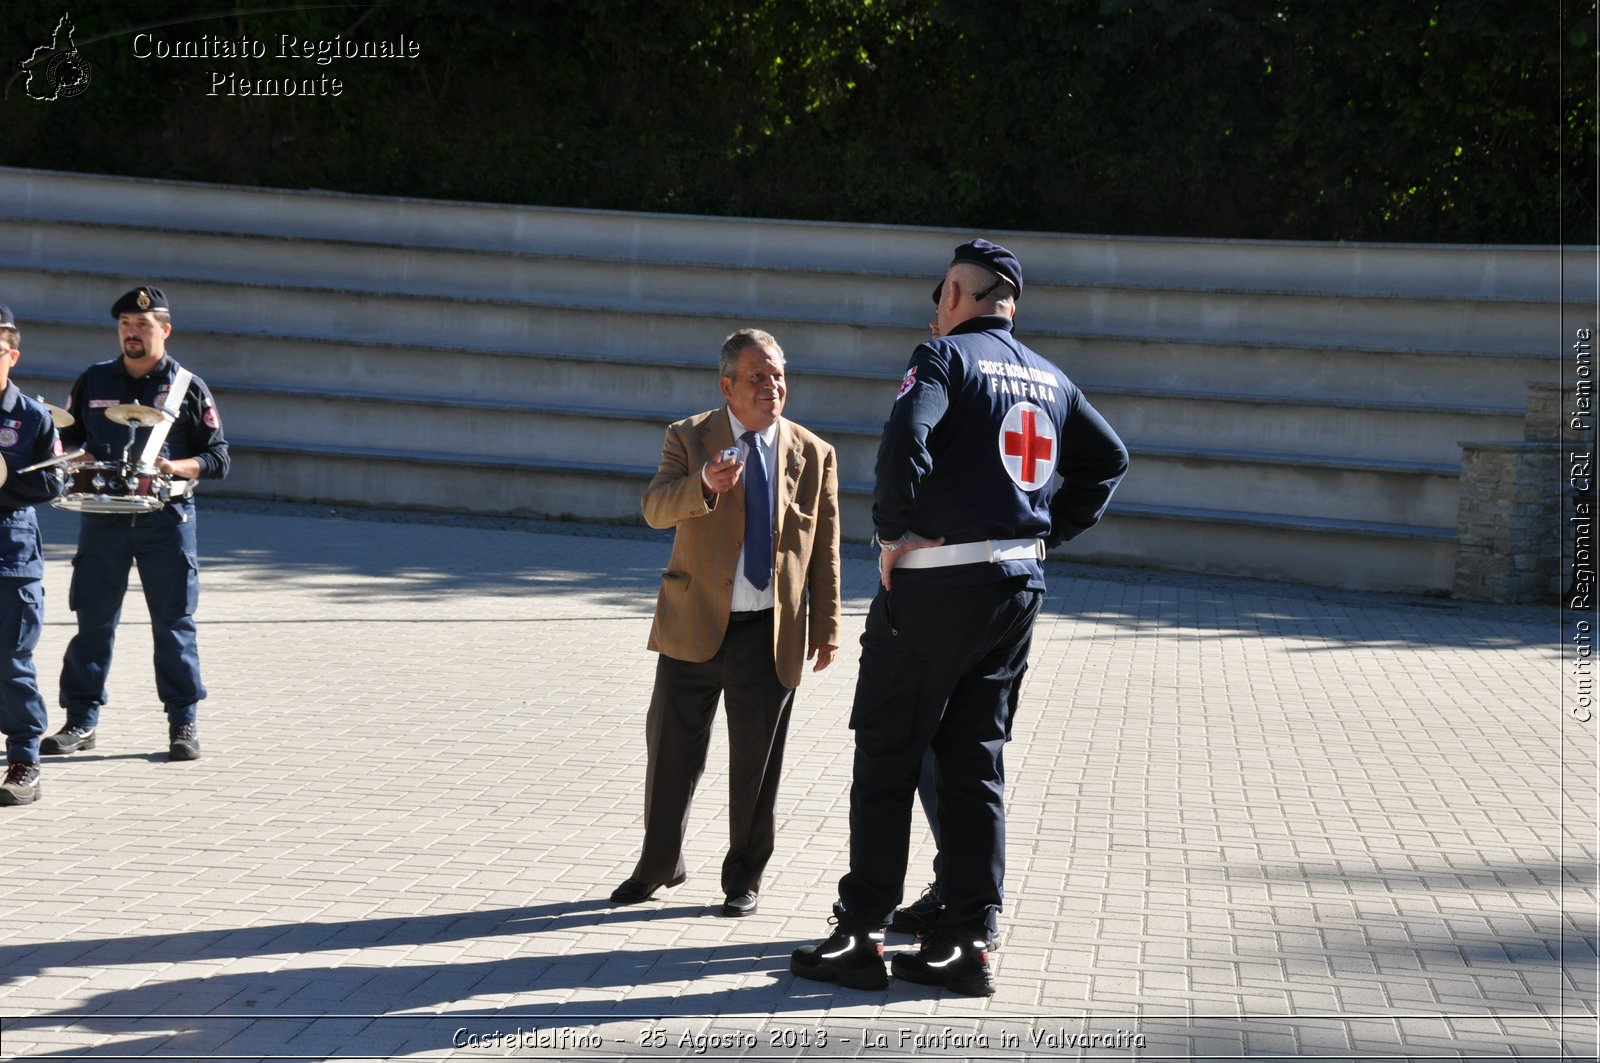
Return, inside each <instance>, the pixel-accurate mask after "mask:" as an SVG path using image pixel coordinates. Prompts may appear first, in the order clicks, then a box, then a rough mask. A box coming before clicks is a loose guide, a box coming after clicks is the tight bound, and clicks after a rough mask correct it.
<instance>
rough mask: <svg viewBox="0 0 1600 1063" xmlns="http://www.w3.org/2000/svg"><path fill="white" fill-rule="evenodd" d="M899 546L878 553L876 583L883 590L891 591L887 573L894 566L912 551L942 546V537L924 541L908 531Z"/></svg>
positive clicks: (891, 570)
mask: <svg viewBox="0 0 1600 1063" xmlns="http://www.w3.org/2000/svg"><path fill="white" fill-rule="evenodd" d="M899 542H900V545H899V546H897V547H895V548H894V549H893V550H882V551H880V552H879V553H878V582H879V583H881V584H883V589H884V590H886V591H887V590H892V589H893V586H892V584H893V582H894V580H893V579H892V578H891V577H890V575H889V573H891V572H893V571H894V566H895V565H897V564H899V563H900V559H901V558H902V557H904V556H906V555H907V554H909V553H910V552H911V551H913V550H926V549H927V548H928V547H930V546H943V545H944V536H942V535H941V536H940V537H939V538H937V539H924V538H923V537H922V536H920V535H918V534H917V533H916V532H913V531H908V532H906V533H905V535H903V536H901V538H900V540H899Z"/></svg>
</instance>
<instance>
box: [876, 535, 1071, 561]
mask: <svg viewBox="0 0 1600 1063" xmlns="http://www.w3.org/2000/svg"><path fill="white" fill-rule="evenodd" d="M1043 560H1044V540H1043V539H984V540H983V541H981V542H976V543H953V544H951V545H950V546H927V547H924V548H922V549H921V550H911V551H908V552H907V553H904V554H901V555H900V560H898V561H896V562H895V563H894V567H895V568H944V567H945V566H947V565H975V564H978V563H979V562H985V561H1043Z"/></svg>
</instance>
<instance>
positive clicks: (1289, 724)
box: [0, 501, 1597, 1060]
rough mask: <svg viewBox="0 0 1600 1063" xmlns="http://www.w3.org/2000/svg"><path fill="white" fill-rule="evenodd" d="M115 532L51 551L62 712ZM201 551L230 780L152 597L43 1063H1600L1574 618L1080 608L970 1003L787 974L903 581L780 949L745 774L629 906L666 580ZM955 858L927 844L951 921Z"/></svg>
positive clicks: (1031, 735) (220, 530)
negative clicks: (83, 572)
mask: <svg viewBox="0 0 1600 1063" xmlns="http://www.w3.org/2000/svg"><path fill="white" fill-rule="evenodd" d="M74 520H75V518H73V517H71V516H69V515H64V514H55V513H52V514H50V515H49V516H48V517H47V521H46V523H47V535H48V536H49V539H50V541H51V543H52V544H53V545H52V546H51V548H50V572H49V576H48V580H47V589H48V595H49V599H48V600H49V605H48V615H47V620H48V627H47V630H46V634H45V638H44V641H43V644H42V646H41V648H40V651H39V661H40V663H41V670H42V671H43V673H44V677H45V681H44V686H45V689H46V692H47V694H53V691H54V687H55V675H56V669H57V668H58V665H59V660H60V656H61V651H62V649H63V647H64V645H65V643H66V639H67V637H68V635H69V634H70V631H71V626H70V625H71V614H70V613H69V612H68V611H67V607H66V604H67V583H68V578H69V573H70V566H69V559H70V555H71V549H70V542H71V538H72V535H73V533H74V532H73V521H74ZM200 520H201V527H200V532H201V542H202V547H203V551H204V566H205V590H204V596H203V602H202V607H201V621H202V623H201V640H202V642H201V647H202V653H203V657H204V662H205V670H206V678H207V681H208V683H209V684H210V687H211V700H210V701H209V702H207V704H206V706H205V709H204V714H203V732H202V733H203V737H204V744H205V758H204V759H203V760H201V761H199V762H197V763H193V764H181V765H180V764H167V763H165V761H164V756H163V753H164V748H165V724H164V720H163V718H162V716H161V715H160V712H159V706H158V705H157V704H156V702H155V700H154V689H153V681H152V678H151V675H150V666H149V659H150V641H149V637H148V633H147V629H146V626H145V624H144V623H143V619H144V618H143V611H142V605H140V603H139V602H138V599H137V598H136V597H130V606H131V608H130V611H129V612H128V613H127V622H126V623H125V625H124V627H123V629H122V640H121V644H120V646H119V648H118V656H117V661H116V665H115V668H114V672H113V692H114V695H115V700H114V704H113V706H112V707H111V708H110V709H109V710H108V711H107V713H106V716H105V719H104V721H103V726H102V731H101V735H102V737H101V741H100V745H99V748H97V749H96V750H94V751H93V752H92V753H89V754H81V755H77V756H74V757H71V758H62V759H54V758H53V759H51V760H50V761H49V762H47V765H46V774H45V787H46V797H45V800H44V801H43V802H42V803H41V804H39V805H37V806H34V807H31V808H25V809H7V810H3V812H4V814H3V815H0V831H3V832H4V837H5V838H6V841H7V848H8V850H9V853H8V859H7V861H6V872H5V883H6V884H5V890H4V895H3V898H0V906H3V907H0V1052H3V1053H4V1055H5V1056H7V1057H17V1058H29V1059H75V1058H95V1059H110V1058H119V1057H147V1058H169V1059H209V1058H220V1059H269V1058H270V1059H474V1058H524V1059H605V1058H614V1057H618V1056H627V1057H648V1058H664V1059H675V1058H681V1057H685V1056H689V1055H691V1054H694V1053H695V1052H696V1050H697V1048H698V1049H703V1052H702V1054H701V1058H736V1057H737V1058H747V1057H790V1058H802V1059H808V1060H810V1059H839V1058H844V1059H855V1058H861V1059H872V1060H891V1059H906V1058H912V1057H913V1056H914V1057H915V1058H918V1059H940V1058H950V1059H956V1058H960V1059H969V1058H994V1059H1008V1060H1015V1059H1046V1058H1050V1059H1055V1058H1068V1059H1115V1058H1142V1059H1166V1058H1190V1057H1193V1058H1210V1059H1234V1058H1251V1059H1269V1058H1273V1057H1319V1058H1324V1059H1344V1058H1365V1059H1377V1058H1396V1057H1402V1056H1406V1057H1415V1058H1449V1059H1456V1058H1464V1057H1473V1058H1488V1057H1517V1058H1530V1059H1531V1058H1541V1057H1542V1058H1557V1057H1566V1058H1583V1057H1585V1056H1587V1057H1590V1058H1592V1057H1593V1056H1594V1054H1595V1049H1596V1037H1595V1029H1596V1007H1595V999H1596V992H1597V979H1596V968H1597V960H1596V955H1595V938H1596V918H1595V914H1596V881H1595V867H1596V846H1595V837H1596V827H1597V823H1596V816H1595V810H1596V790H1595V780H1596V760H1595V725H1593V724H1591V725H1588V726H1583V725H1580V724H1577V723H1575V722H1573V721H1572V720H1571V719H1570V718H1569V717H1568V716H1567V714H1566V713H1565V711H1564V706H1563V696H1564V694H1563V689H1562V680H1563V664H1562V661H1561V657H1560V652H1559V648H1558V647H1559V644H1560V640H1561V638H1562V632H1561V628H1560V626H1559V623H1558V618H1557V616H1556V615H1555V614H1554V612H1553V611H1546V610H1528V609H1505V608H1492V607H1478V606H1464V605H1459V604H1455V603H1450V602H1442V601H1430V600H1419V599H1394V598H1384V597H1379V596H1368V595H1350V594H1340V593H1336V592H1319V591H1315V590H1308V589H1305V588H1295V587H1287V586H1282V585H1276V584H1261V583H1249V582H1242V581H1241V582H1234V581H1213V580H1203V579H1197V578H1191V577H1182V576H1171V575H1160V574H1150V573H1143V572H1132V571H1124V570H1108V569H1091V568H1085V567H1078V566H1065V565H1064V566H1058V567H1056V568H1055V571H1054V573H1053V584H1052V590H1051V594H1050V598H1049V601H1048V603H1047V607H1046V609H1047V615H1046V616H1045V617H1044V618H1043V619H1042V620H1041V622H1040V625H1039V630H1038V637H1037V639H1036V642H1035V648H1034V657H1033V667H1032V670H1031V671H1030V673H1029V678H1028V682H1027V687H1026V691H1025V698H1024V708H1023V712H1022V716H1021V719H1020V722H1019V729H1018V734H1017V739H1016V741H1015V742H1014V743H1013V745H1012V747H1011V749H1010V751H1009V753H1008V768H1009V774H1010V795H1011V800H1010V814H1011V818H1010V850H1011V866H1010V870H1009V873H1008V883H1007V888H1008V892H1009V896H1010V898H1011V900H1010V902H1009V903H1008V910H1007V911H1006V913H1005V915H1004V917H1003V922H1004V931H1005V944H1004V948H1003V949H1002V950H1001V951H1000V952H999V953H998V954H997V955H996V968H997V971H998V975H999V979H1000V985H1001V990H1000V992H999V994H998V995H997V996H995V997H994V998H993V999H991V1000H986V1001H975V1000H969V999H962V998H954V997H951V996H948V995H945V994H941V993H939V992H937V991H930V990H926V989H924V988H922V987H916V986H909V985H902V984H896V985H894V986H893V987H891V988H890V989H888V990H887V991H884V992H877V993H858V992H852V991H848V990H834V989H831V988H829V987H827V986H822V985H817V984H813V983H808V982H802V981H797V980H796V979H794V978H792V977H791V976H790V975H789V973H788V969H787V960H788V954H789V951H790V950H791V949H792V948H794V947H795V946H796V945H797V944H801V943H804V942H808V941H813V940H816V939H817V938H819V937H821V936H822V935H823V934H824V933H825V932H826V925H825V916H826V914H827V910H828V905H829V903H830V902H831V901H832V899H833V896H834V884H835V883H836V881H837V878H838V876H839V875H840V873H841V872H842V871H843V870H844V852H845V845H846V832H847V816H846V808H847V801H846V792H847V786H848V767H849V754H848V750H849V738H848V732H847V731H846V729H845V726H844V722H845V719H846V716H847V713H848V707H849V702H850V697H851V692H852V688H853V684H854V680H855V674H856V668H855V656H856V654H855V649H854V640H855V638H856V636H857V635H858V634H859V632H860V627H861V623H862V620H863V616H864V614H865V609H866V603H867V600H868V597H869V595H870V593H871V589H872V579H873V573H872V568H871V563H870V561H869V560H867V558H866V555H865V554H862V553H859V552H856V553H852V555H851V556H850V558H849V559H848V563H847V566H846V592H847V599H848V600H847V610H846V611H847V637H848V639H849V644H848V645H847V649H846V652H845V653H844V655H843V656H842V659H841V661H840V662H839V663H838V664H837V665H835V667H834V668H833V669H831V670H830V671H828V672H825V673H823V674H822V675H821V676H820V677H812V678H810V679H808V681H807V683H806V684H805V686H804V687H803V688H802V690H801V693H800V697H799V701H798V706H797V712H796V717H795V723H794V731H793V736H792V739H791V752H790V756H789V764H788V770H787V777H786V782H785V789H784V793H783V795H782V799H781V810H782V815H783V818H784V827H783V831H782V834H781V836H780V842H779V851H778V854H777V857H776V859H775V861H774V865H773V867H772V873H771V875H770V883H769V886H768V888H767V889H766V891H765V893H764V894H763V896H762V898H761V911H760V913H759V914H758V915H756V916H754V917H752V918H749V919H744V920H727V919H722V918H719V917H717V916H716V915H714V914H713V907H714V906H715V905H716V904H717V903H718V902H720V899H721V898H720V896H718V894H717V886H716V883H717V866H718V863H719V861H720V859H721V853H722V846H723V839H724V837H725V835H724V831H723V822H724V810H725V782H726V776H725V773H724V768H725V752H724V749H723V747H722V745H721V739H720V735H719V738H718V744H717V745H716V746H715V747H714V748H713V751H712V756H711V762H710V766H709V769H708V771H707V775H706V778H705V779H704V780H703V782H702V785H701V800H700V802H699V804H698V806H697V807H696V809H695V829H696V833H695V836H694V838H693V841H692V846H691V850H690V852H689V854H688V862H689V868H690V880H689V882H688V883H687V884H686V885H684V886H682V887H680V888H679V889H677V890H674V891H671V892H670V893H665V894H663V895H662V899H661V900H659V901H657V902H654V903H651V904H647V905H644V906H641V907H636V908H615V907H612V906H611V905H610V904H609V903H608V902H607V901H606V899H605V898H606V895H607V894H608V893H609V892H610V890H611V888H612V887H613V886H615V885H616V883H617V882H619V881H620V880H621V879H622V877H624V876H625V875H626V873H627V871H628V869H629V868H630V867H631V864H632V861H633V858H634V856H635V854H636V848H637V845H638V842H639V832H640V797H639V786H640V782H641V780H642V777H643V773H644V743H643V739H642V733H641V731H642V721H643V714H644V707H645V702H646V697H647V694H648V688H649V683H650V677H651V667H652V659H651V656H650V655H649V654H648V653H647V652H646V651H645V648H644V642H645V635H646V632H647V630H648V625H649V613H650V609H651V606H652V604H653V601H654V593H655V585H656V576H657V573H658V572H659V570H660V568H661V566H662V564H663V563H664V561H665V558H666V543H667V540H666V539H665V538H664V537H662V536H659V535H654V534H651V533H646V532H637V533H635V532H630V531H626V530H623V531H615V530H607V529H595V528H576V527H574V528H563V527H559V526H553V525H530V526H517V525H512V524H509V523H506V524H498V525H497V524H494V523H486V522H468V521H448V520H440V521H437V522H432V523H418V522H403V521H399V520H394V521H383V520H370V519H360V520H357V519H342V518H339V517H337V516H335V515H331V514H328V513H326V512H319V511H316V510H311V509H306V508H290V507H282V508H274V507H264V506H258V507H248V506H237V507H234V508H224V505H223V504H219V503H216V502H214V501H213V502H211V504H209V505H206V506H205V507H204V508H203V510H202V515H201V518H200ZM134 593H135V594H136V592H134ZM52 700H53V698H52ZM931 856H932V853H931V850H930V848H929V845H928V840H927V838H926V837H925V836H920V832H919V837H918V838H917V839H916V845H915V848H914V850H913V857H912V859H913V864H912V869H911V873H910V877H909V881H908V889H909V890H910V891H911V892H912V893H915V892H916V891H917V890H919V889H920V888H921V886H922V884H923V882H924V880H925V878H926V869H927V866H928V863H929V860H930V859H931ZM893 944H894V939H893V936H891V945H893ZM697 1039H698V1040H697Z"/></svg>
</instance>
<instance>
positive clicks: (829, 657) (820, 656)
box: [806, 642, 839, 672]
mask: <svg viewBox="0 0 1600 1063" xmlns="http://www.w3.org/2000/svg"><path fill="white" fill-rule="evenodd" d="M838 652H839V647H837V646H829V645H828V644H827V643H825V642H813V643H812V644H811V648H810V649H809V650H807V651H806V660H808V661H809V660H811V658H813V657H815V658H816V659H817V663H816V664H814V665H812V667H811V670H812V671H813V672H820V671H822V670H823V669H824V668H826V667H828V665H830V664H832V663H833V655H834V654H836V653H838Z"/></svg>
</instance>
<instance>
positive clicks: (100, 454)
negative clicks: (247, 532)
mask: <svg viewBox="0 0 1600 1063" xmlns="http://www.w3.org/2000/svg"><path fill="white" fill-rule="evenodd" d="M178 369H179V366H178V363H177V361H176V360H175V359H174V358H173V357H172V356H171V355H168V356H166V357H165V358H163V359H161V361H159V362H157V363H156V367H155V368H154V369H152V370H150V372H148V373H146V374H145V375H144V376H142V377H132V376H129V375H128V371H127V369H126V368H125V367H124V364H123V361H122V359H121V358H120V357H117V358H113V359H111V360H110V361H106V362H96V363H95V364H94V365H91V366H90V367H89V368H87V369H85V370H84V371H83V372H82V373H81V374H79V376H78V379H77V380H75V381H74V382H73V384H72V391H71V392H70V393H69V394H68V395H67V411H68V412H69V413H71V414H72V416H73V417H74V418H76V420H75V421H74V422H73V423H72V424H71V425H68V426H67V427H66V428H63V429H62V430H61V442H62V443H63V444H64V445H65V446H66V447H67V448H68V449H69V450H70V449H75V448H77V447H83V448H84V449H86V450H87V451H89V454H90V455H91V456H92V457H93V458H94V459H95V460H96V461H112V460H116V459H119V458H121V457H122V453H123V448H124V447H126V446H127V445H128V442H129V440H130V439H131V440H132V441H133V447H132V449H131V450H129V451H128V456H129V458H130V459H137V458H138V456H139V452H140V451H141V450H142V449H143V448H144V444H145V441H146V440H148V439H149V438H150V432H152V431H153V429H150V428H140V429H137V430H136V429H134V428H132V427H131V426H129V425H125V424H118V423H117V422H116V421H113V420H112V419H111V418H109V417H107V416H106V413H105V411H106V409H107V408H108V407H111V406H118V405H121V404H122V403H126V402H137V403H139V404H141V405H144V406H161V405H163V404H164V403H165V402H166V401H167V390H168V389H169V388H171V386H172V383H173V378H175V377H176V376H177V375H178ZM161 453H162V455H164V456H165V457H166V458H168V459H169V460H172V461H176V460H178V459H180V458H194V459H195V460H196V461H198V462H199V463H200V479H202V480H220V479H222V478H223V477H224V476H226V475H228V441H227V440H226V439H224V438H223V435H222V419H221V418H220V417H219V416H218V414H217V401H216V400H215V399H214V398H212V397H211V389H210V388H208V387H206V384H205V381H203V380H201V379H200V378H199V377H197V376H191V377H190V378H189V390H188V393H187V394H185V395H184V397H183V402H182V404H181V405H180V406H179V407H178V417H177V420H176V421H175V422H173V425H172V428H171V429H170V430H169V431H168V432H167V439H166V442H165V443H164V444H163V445H162V447H161Z"/></svg>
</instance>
